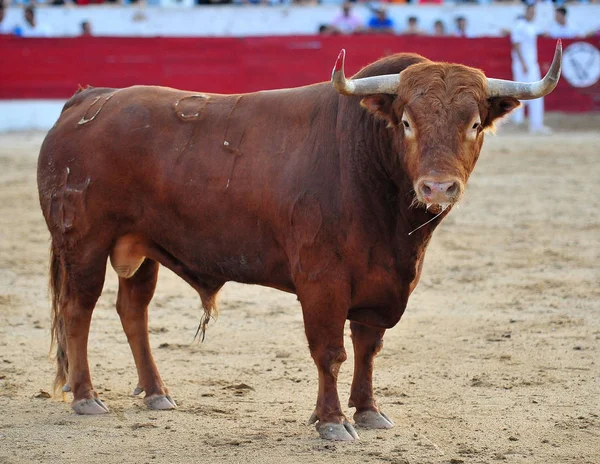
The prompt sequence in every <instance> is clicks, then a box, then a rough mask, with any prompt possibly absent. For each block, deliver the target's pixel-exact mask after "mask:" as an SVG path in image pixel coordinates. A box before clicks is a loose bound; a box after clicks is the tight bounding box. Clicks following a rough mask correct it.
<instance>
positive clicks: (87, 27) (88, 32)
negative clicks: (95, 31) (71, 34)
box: [81, 21, 92, 37]
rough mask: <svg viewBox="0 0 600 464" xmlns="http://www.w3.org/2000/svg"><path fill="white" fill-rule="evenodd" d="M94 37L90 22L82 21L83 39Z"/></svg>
mask: <svg viewBox="0 0 600 464" xmlns="http://www.w3.org/2000/svg"><path fill="white" fill-rule="evenodd" d="M91 36H92V25H91V24H90V22H89V21H82V23H81V37H91Z"/></svg>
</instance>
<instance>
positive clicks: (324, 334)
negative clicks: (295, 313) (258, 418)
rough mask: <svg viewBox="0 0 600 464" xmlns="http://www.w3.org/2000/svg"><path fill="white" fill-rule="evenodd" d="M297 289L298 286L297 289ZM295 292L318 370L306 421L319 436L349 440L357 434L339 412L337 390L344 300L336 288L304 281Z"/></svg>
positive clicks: (341, 355) (342, 341) (328, 438)
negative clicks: (315, 392)
mask: <svg viewBox="0 0 600 464" xmlns="http://www.w3.org/2000/svg"><path fill="white" fill-rule="evenodd" d="M299 290H300V289H299ZM302 290H303V291H299V292H298V296H299V299H300V303H301V304H302V313H303V316H304V329H305V332H306V338H307V339H308V346H309V348H310V353H311V355H312V358H313V360H314V361H315V364H316V366H317V370H318V372H319V392H318V395H317V405H316V408H315V411H314V412H313V414H312V416H311V418H310V419H309V424H314V423H316V428H317V431H318V432H319V435H320V436H321V438H325V439H327V440H336V441H352V440H355V439H357V438H358V435H357V433H356V431H355V430H354V427H353V426H352V424H350V423H349V422H348V420H347V419H346V416H344V414H343V413H342V409H341V406H340V399H339V396H338V392H337V376H338V372H339V370H340V366H341V364H342V363H343V362H344V361H345V360H346V350H345V349H344V324H345V322H346V314H347V308H348V306H347V301H346V298H345V297H344V296H343V295H341V294H340V293H341V292H340V290H341V289H339V288H329V289H327V290H325V289H324V288H323V286H322V285H319V286H317V285H308V286H307V287H305V288H303V289H302Z"/></svg>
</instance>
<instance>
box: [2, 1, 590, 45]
mask: <svg viewBox="0 0 600 464" xmlns="http://www.w3.org/2000/svg"><path fill="white" fill-rule="evenodd" d="M568 10H569V22H570V24H571V26H572V27H574V28H575V29H576V30H579V31H581V32H582V33H589V32H591V31H594V30H598V29H600V4H595V5H592V4H582V5H572V6H571V5H569V7H568ZM338 12H339V7H338V6H335V5H320V6H238V5H231V6H196V7H190V8H181V7H152V6H147V7H138V6H86V7H40V8H38V9H37V16H38V20H39V22H40V24H44V25H47V26H49V28H50V29H51V31H52V35H53V36H72V35H78V34H79V27H80V23H81V21H83V20H89V21H90V22H91V24H92V29H93V32H94V34H95V35H101V36H184V37H185V36H221V37H230V36H234V37H243V36H264V35H293V34H298V35H304V34H314V33H316V32H317V29H318V27H319V25H320V24H323V23H327V22H329V21H331V20H332V19H333V18H334V17H335V16H336V15H337V14H338ZM388 12H389V16H390V17H391V18H392V19H393V20H394V21H395V22H396V26H397V27H396V28H397V30H398V32H401V30H402V29H403V28H404V25H405V24H406V20H407V18H408V17H409V16H413V15H414V16H417V17H418V18H419V20H420V23H421V26H422V28H423V29H425V30H427V31H430V30H432V29H433V23H434V21H435V20H436V19H442V21H444V23H445V24H446V28H447V29H451V28H452V27H453V26H454V18H455V17H456V16H457V15H464V16H465V17H466V18H467V21H468V24H469V30H470V32H471V33H473V34H474V35H477V36H494V35H498V34H499V33H500V31H501V30H502V29H510V28H511V27H512V26H513V24H514V20H515V18H516V17H517V15H519V14H522V13H523V7H522V6H521V5H453V4H445V5H440V6H428V5H423V6H412V5H390V6H389V7H388ZM355 13H356V14H357V15H358V16H360V17H362V18H363V19H364V20H367V19H368V18H369V16H370V13H369V10H368V9H367V6H366V5H364V4H358V5H356V7H355ZM22 16H23V12H22V9H21V8H18V7H11V8H9V9H8V10H7V15H6V19H5V22H6V23H7V24H8V25H16V24H18V23H20V22H21V21H22ZM552 18H553V6H552V4H551V2H545V3H541V4H539V5H538V15H537V22H538V24H539V25H540V26H541V27H542V28H547V27H548V26H549V25H550V24H551V23H552V20H553V19H552Z"/></svg>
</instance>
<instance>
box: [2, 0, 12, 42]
mask: <svg viewBox="0 0 600 464" xmlns="http://www.w3.org/2000/svg"><path fill="white" fill-rule="evenodd" d="M5 14H6V10H5V9H4V3H2V1H1V0H0V35H7V34H12V33H13V29H14V28H12V27H10V26H9V25H8V24H7V22H6V21H5V20H4V16H5Z"/></svg>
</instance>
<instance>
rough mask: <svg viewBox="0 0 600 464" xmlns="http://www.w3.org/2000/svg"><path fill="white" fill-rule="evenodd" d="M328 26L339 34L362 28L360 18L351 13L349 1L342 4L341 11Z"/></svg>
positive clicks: (351, 32)
mask: <svg viewBox="0 0 600 464" xmlns="http://www.w3.org/2000/svg"><path fill="white" fill-rule="evenodd" d="M330 26H331V27H334V28H335V29H337V31H338V32H339V33H340V34H354V33H356V32H361V31H362V30H364V28H363V25H362V21H361V19H360V18H359V17H358V16H355V15H353V14H352V4H351V3H350V2H345V3H344V4H343V5H342V13H341V14H340V15H339V16H337V17H336V18H335V19H334V20H333V21H332V22H331V24H330Z"/></svg>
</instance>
